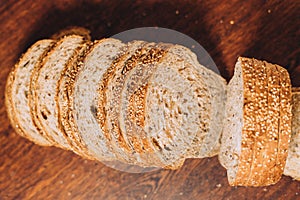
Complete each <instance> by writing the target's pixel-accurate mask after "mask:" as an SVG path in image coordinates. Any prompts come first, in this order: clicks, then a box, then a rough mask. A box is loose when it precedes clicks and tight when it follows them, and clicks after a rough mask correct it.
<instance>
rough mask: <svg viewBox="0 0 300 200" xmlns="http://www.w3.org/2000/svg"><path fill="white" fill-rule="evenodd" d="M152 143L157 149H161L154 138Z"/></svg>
mask: <svg viewBox="0 0 300 200" xmlns="http://www.w3.org/2000/svg"><path fill="white" fill-rule="evenodd" d="M152 143H153V145H154V146H155V147H156V148H157V149H159V150H162V148H161V146H160V145H159V143H158V141H157V140H156V139H155V138H152Z"/></svg>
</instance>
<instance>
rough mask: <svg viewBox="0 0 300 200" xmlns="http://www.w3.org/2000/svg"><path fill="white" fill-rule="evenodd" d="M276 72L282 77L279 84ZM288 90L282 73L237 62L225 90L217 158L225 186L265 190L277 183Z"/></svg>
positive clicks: (282, 155)
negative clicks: (266, 187)
mask: <svg viewBox="0 0 300 200" xmlns="http://www.w3.org/2000/svg"><path fill="white" fill-rule="evenodd" d="M276 69H277V71H278V72H279V73H280V74H281V76H282V78H280V81H279V80H277V79H278V76H277V75H278V72H276ZM266 76H268V78H267V77H266ZM276 76H277V77H276ZM290 87H291V85H290V80H289V76H288V73H287V72H286V70H285V69H283V68H281V67H279V66H276V65H271V64H269V63H266V62H261V61H258V60H255V59H249V58H239V59H238V62H237V64H236V66H235V73H234V76H233V78H232V79H231V80H230V82H229V84H228V91H227V92H228V95H227V103H226V123H225V125H224V131H223V134H222V140H221V149H220V154H219V160H220V163H221V164H222V165H223V166H224V167H225V168H226V169H227V175H228V180H229V184H230V185H240V186H265V185H270V184H275V183H276V182H277V181H278V180H279V178H280V176H281V174H282V166H284V164H285V159H286V155H285V154H286V153H285V151H287V144H288V139H289V131H290V130H289V129H288V125H286V124H289V120H290V110H289V109H290V103H289V101H290V100H289V98H290V97H289V91H290ZM266 91H267V93H266ZM279 91H280V94H279ZM270 106H272V107H270ZM279 106H280V107H279ZM266 108H267V110H266ZM272 114H274V115H272ZM281 116H285V117H281ZM283 121H284V122H285V123H286V124H284V123H282V122H283ZM264 123H266V124H264ZM276 123H277V124H278V125H279V126H277V128H276ZM274 146H275V148H274ZM265 161H266V163H265ZM263 165H265V167H267V168H265V169H264V166H263ZM268 171H269V172H270V173H265V174H262V173H263V172H268ZM259 175H261V177H260V178H259Z"/></svg>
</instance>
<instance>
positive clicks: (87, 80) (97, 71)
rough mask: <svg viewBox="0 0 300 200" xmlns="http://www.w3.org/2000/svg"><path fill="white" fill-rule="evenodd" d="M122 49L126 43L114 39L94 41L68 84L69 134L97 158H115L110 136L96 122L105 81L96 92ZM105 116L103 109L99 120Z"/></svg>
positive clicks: (101, 159)
mask: <svg viewBox="0 0 300 200" xmlns="http://www.w3.org/2000/svg"><path fill="white" fill-rule="evenodd" d="M126 50H127V48H126V45H125V44H123V43H122V42H121V41H119V40H116V39H112V38H108V39H103V40H100V41H98V42H96V43H95V44H94V46H93V47H92V49H91V50H90V51H89V53H88V54H87V55H86V57H85V58H84V59H83V61H82V63H81V64H82V66H81V67H80V70H79V72H78V74H77V75H76V78H75V80H74V83H73V86H72V88H73V89H72V90H74V93H73V95H72V96H73V97H72V98H73V100H72V102H71V104H69V106H71V107H70V110H72V113H71V114H72V115H73V117H72V118H71V119H72V122H71V123H72V131H73V134H74V135H75V138H77V139H78V142H80V143H82V144H84V145H85V146H86V148H87V149H88V151H89V153H90V154H91V155H92V156H94V157H95V158H96V159H97V160H100V161H111V160H115V159H116V156H115V154H116V152H115V151H114V148H113V145H114V144H113V142H112V141H111V137H112V135H111V134H110V133H108V132H106V129H105V127H104V126H103V124H101V126H100V125H99V124H98V120H99V118H97V113H98V112H99V108H98V103H99V102H98V97H99V92H102V90H104V88H106V84H105V85H104V86H103V87H104V88H101V89H100V91H99V87H101V83H102V82H105V81H106V78H107V74H109V73H110V72H111V70H112V66H113V65H114V62H116V60H118V59H119V57H120V55H123V53H124V51H126ZM110 98H111V97H110ZM105 102H106V99H103V103H104V104H103V105H105ZM105 117H106V113H105V111H104V113H103V119H105ZM101 122H102V121H101ZM86 133H89V134H86Z"/></svg>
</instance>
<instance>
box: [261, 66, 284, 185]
mask: <svg viewBox="0 0 300 200" xmlns="http://www.w3.org/2000/svg"><path fill="white" fill-rule="evenodd" d="M264 65H265V66H266V68H267V77H268V89H267V92H268V94H267V97H268V113H267V119H266V122H267V124H266V128H267V132H266V134H267V135H266V137H265V139H264V145H265V146H266V148H265V151H264V152H263V154H262V155H261V156H260V157H259V158H258V159H260V160H261V166H262V167H263V168H262V169H261V168H259V169H258V170H260V171H258V172H259V174H260V175H259V176H258V177H257V179H256V180H257V181H256V182H257V184H258V186H264V185H271V184H274V183H275V180H272V177H273V172H272V170H270V169H272V168H273V167H274V165H275V158H276V155H277V151H276V149H277V140H276V139H275V138H277V137H278V134H279V129H278V127H279V114H280V99H279V94H280V73H279V72H278V70H277V68H276V66H275V65H272V64H270V63H267V62H265V61H264Z"/></svg>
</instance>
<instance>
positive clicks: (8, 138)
mask: <svg viewBox="0 0 300 200" xmlns="http://www.w3.org/2000/svg"><path fill="white" fill-rule="evenodd" d="M299 10H300V2H299V1H297V0H286V1H272V2H271V1H262V0H255V1H242V0H232V1H230V2H227V3H225V1H217V0H210V1H183V0H164V1H159V0H151V1H150V0H149V1H142V0H139V1H131V0H123V1H117V0H102V1H101V0H98V1H96V0H95V1H83V0H81V1H80V0H51V1H46V0H40V1H34V0H27V1H25V0H2V1H1V2H0V27H1V28H0V40H1V41H0V67H1V70H0V94H1V98H0V124H1V126H0V147H1V148H0V199H163V200H167V199H285V200H288V199H293V200H296V199H300V182H296V181H293V180H292V179H291V178H289V177H282V179H281V180H280V182H279V183H277V184H276V185H274V186H269V187H261V188H251V187H248V188H246V187H230V186H228V183H227V178H226V171H225V169H224V168H222V167H221V165H220V164H219V163H218V160H217V158H216V157H214V158H207V159H189V160H187V161H186V162H185V164H184V166H183V167H182V168H181V169H179V170H176V171H170V170H158V171H153V172H149V173H143V174H129V173H125V172H120V171H117V170H113V169H111V168H108V167H106V166H105V165H103V164H101V163H100V162H96V161H89V160H84V159H82V158H80V157H78V156H76V155H75V154H73V153H71V152H67V151H63V150H60V149H57V148H53V147H40V146H38V145H35V144H33V143H31V142H29V141H27V140H25V139H23V138H21V137H20V136H18V135H16V133H15V132H14V130H13V129H12V127H11V126H10V125H9V121H8V118H7V115H6V111H5V108H4V87H5V82H6V78H7V75H8V73H9V71H10V69H11V67H12V66H13V65H14V63H15V62H16V61H17V59H18V58H19V56H20V55H21V54H22V53H23V52H24V51H25V50H26V48H28V47H29V46H30V45H31V44H33V43H34V42H35V41H37V40H39V39H42V38H49V37H50V36H51V35H52V34H53V33H56V32H57V31H59V30H61V29H63V28H65V27H67V26H74V25H77V26H83V27H86V28H89V29H90V30H91V33H92V37H93V38H94V39H100V38H103V37H110V36H111V35H114V34H116V33H119V32H121V31H125V30H128V29H131V28H137V27H144V26H158V27H165V28H169V29H174V30H177V31H180V32H182V33H184V34H187V35H189V36H190V37H192V38H193V39H195V40H196V41H198V42H199V43H200V44H201V45H202V46H203V47H204V48H205V49H206V50H207V51H208V52H209V54H210V55H211V57H212V58H213V60H214V61H215V63H216V64H217V66H218V68H219V70H220V72H221V74H222V76H223V77H225V78H226V79H227V80H229V79H230V77H231V76H232V74H233V66H234V63H235V62H236V59H237V57H238V56H239V55H243V56H249V57H255V58H258V59H263V60H267V61H269V62H273V63H277V64H280V65H282V66H285V67H286V68H287V69H288V71H289V72H290V74H291V77H292V82H293V85H294V86H299V85H300V78H298V77H299V75H300V66H299V63H300V60H299V58H300V51H299V50H300V48H299V44H300V31H299V27H300V20H299ZM299 170H300V169H299Z"/></svg>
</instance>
